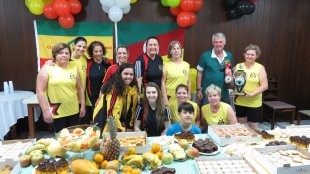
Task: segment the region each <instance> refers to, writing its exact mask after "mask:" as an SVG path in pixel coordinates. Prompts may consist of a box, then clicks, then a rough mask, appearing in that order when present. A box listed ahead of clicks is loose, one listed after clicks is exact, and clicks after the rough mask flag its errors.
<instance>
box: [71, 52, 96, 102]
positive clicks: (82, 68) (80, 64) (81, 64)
mask: <svg viewBox="0 0 310 174" xmlns="http://www.w3.org/2000/svg"><path fill="white" fill-rule="evenodd" d="M71 60H72V61H71V62H72V64H74V65H75V66H76V67H77V68H78V70H79V73H80V77H81V83H82V86H83V89H84V90H85V91H86V76H87V74H86V70H87V58H86V57H85V56H84V55H83V56H80V57H79V58H78V59H76V58H73V57H71ZM85 105H86V106H91V102H90V100H89V97H88V94H87V92H85Z"/></svg>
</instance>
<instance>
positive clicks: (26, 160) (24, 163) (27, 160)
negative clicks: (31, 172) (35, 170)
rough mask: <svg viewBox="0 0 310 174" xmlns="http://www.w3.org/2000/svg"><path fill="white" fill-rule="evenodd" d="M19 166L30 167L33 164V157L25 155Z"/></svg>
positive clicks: (21, 158)
mask: <svg viewBox="0 0 310 174" xmlns="http://www.w3.org/2000/svg"><path fill="white" fill-rule="evenodd" d="M19 164H20V166H22V167H28V166H29V165H30V164H31V156H30V155H23V156H21V157H20V158H19Z"/></svg>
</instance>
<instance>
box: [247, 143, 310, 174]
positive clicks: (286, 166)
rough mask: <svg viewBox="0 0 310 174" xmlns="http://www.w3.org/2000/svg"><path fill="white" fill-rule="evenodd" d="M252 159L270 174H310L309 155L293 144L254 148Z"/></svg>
mask: <svg viewBox="0 0 310 174" xmlns="http://www.w3.org/2000/svg"><path fill="white" fill-rule="evenodd" d="M252 157H253V158H254V159H255V160H256V161H257V163H259V164H260V165H261V166H262V167H264V168H265V169H266V170H268V171H269V172H270V173H272V174H295V173H296V174H297V173H299V174H300V173H304V174H306V173H307V174H308V173H310V153H309V152H307V151H306V150H304V149H303V148H300V147H299V146H296V145H293V144H288V145H283V146H266V147H264V148H254V149H253V152H252Z"/></svg>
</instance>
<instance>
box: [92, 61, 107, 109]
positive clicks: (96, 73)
mask: <svg viewBox="0 0 310 174" xmlns="http://www.w3.org/2000/svg"><path fill="white" fill-rule="evenodd" d="M109 66H110V64H105V63H104V62H101V63H97V62H95V61H94V62H93V63H92V64H91V66H90V67H89V75H88V77H87V78H88V79H87V88H90V91H89V89H88V96H89V99H90V101H91V103H92V106H93V107H94V106H95V103H96V101H97V99H98V97H99V92H100V88H101V86H102V79H103V77H104V76H105V73H106V72H107V69H108V68H109Z"/></svg>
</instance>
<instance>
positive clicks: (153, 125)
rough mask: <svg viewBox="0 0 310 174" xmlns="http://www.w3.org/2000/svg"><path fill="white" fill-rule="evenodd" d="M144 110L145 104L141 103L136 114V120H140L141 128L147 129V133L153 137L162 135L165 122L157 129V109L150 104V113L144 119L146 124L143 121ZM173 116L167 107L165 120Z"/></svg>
mask: <svg viewBox="0 0 310 174" xmlns="http://www.w3.org/2000/svg"><path fill="white" fill-rule="evenodd" d="M143 112H144V106H143V104H140V105H139V106H138V107H137V111H136V114H135V120H140V121H141V124H140V129H141V130H145V131H146V133H147V136H150V137H153V136H160V135H161V132H162V131H163V130H164V129H165V125H164V123H163V124H162V125H160V127H159V129H157V122H156V115H155V112H156V109H155V110H153V109H152V108H151V106H150V105H149V106H148V111H147V112H148V113H147V115H146V118H145V120H144V124H143V123H142V117H143ZM170 118H171V115H170V111H169V109H168V107H165V115H164V121H169V120H170Z"/></svg>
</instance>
